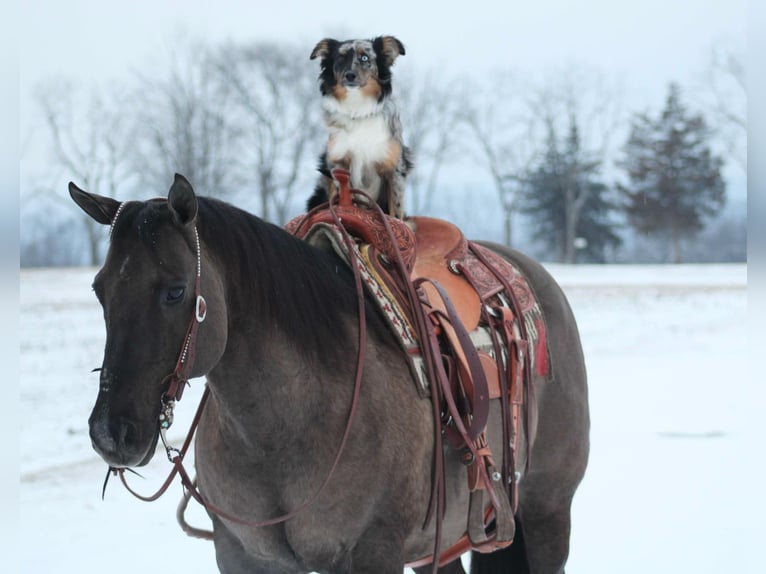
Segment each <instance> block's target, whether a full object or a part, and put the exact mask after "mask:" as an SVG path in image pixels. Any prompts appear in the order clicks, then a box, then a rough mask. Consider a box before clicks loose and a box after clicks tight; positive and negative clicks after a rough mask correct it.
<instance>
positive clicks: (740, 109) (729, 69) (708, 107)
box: [695, 43, 747, 173]
mask: <svg viewBox="0 0 766 574" xmlns="http://www.w3.org/2000/svg"><path fill="white" fill-rule="evenodd" d="M700 84H701V85H700V87H699V89H698V90H695V91H696V92H697V100H698V104H699V105H700V106H701V107H702V108H703V109H705V111H706V112H707V117H708V118H709V120H710V122H711V124H712V127H713V128H714V129H715V130H716V132H717V135H718V136H719V137H720V138H721V139H722V141H723V143H724V145H725V146H726V152H727V155H729V156H730V157H731V158H732V159H733V160H734V161H736V162H737V164H738V165H739V166H740V167H741V168H742V169H743V170H744V171H745V173H747V68H746V66H745V62H744V55H743V54H742V53H741V51H740V50H738V49H737V48H736V47H733V46H728V45H725V44H723V43H717V44H716V45H714V46H713V47H712V48H711V50H710V57H709V59H708V63H707V66H706V69H705V72H704V75H703V78H702V80H701V82H700Z"/></svg>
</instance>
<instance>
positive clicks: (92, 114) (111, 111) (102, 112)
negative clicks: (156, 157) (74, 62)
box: [35, 80, 131, 265]
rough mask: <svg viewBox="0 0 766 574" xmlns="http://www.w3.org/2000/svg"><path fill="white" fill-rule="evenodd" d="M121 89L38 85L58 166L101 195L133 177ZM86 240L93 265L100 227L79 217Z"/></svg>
mask: <svg viewBox="0 0 766 574" xmlns="http://www.w3.org/2000/svg"><path fill="white" fill-rule="evenodd" d="M118 94H119V92H118V91H117V90H113V91H99V90H98V89H97V88H93V89H92V90H90V91H88V90H85V89H83V88H81V87H79V86H75V85H73V84H72V83H71V82H67V81H64V80H54V81H51V82H48V83H45V84H41V85H40V86H38V88H37V90H36V95H35V98H36V100H37V103H38V104H39V108H40V111H41V113H42V117H43V120H44V123H45V126H46V128H47V130H48V132H49V134H50V145H51V152H52V157H53V163H54V165H55V166H56V167H57V168H58V169H61V170H63V171H65V172H66V173H67V177H68V179H74V180H77V182H78V185H81V186H84V187H85V188H87V189H90V190H93V191H95V192H97V193H99V194H101V195H107V196H114V195H115V193H116V191H117V189H118V187H119V186H120V185H123V184H125V183H126V182H128V181H129V180H130V179H131V172H130V169H129V168H130V166H129V163H128V161H127V157H126V146H127V142H128V138H127V131H128V129H129V125H128V120H127V119H126V117H125V116H124V115H123V114H122V113H120V111H119V109H120V107H121V105H122V103H121V102H120V96H119V95H118ZM81 220H82V222H83V225H84V228H85V231H86V233H87V236H88V246H89V252H90V256H89V261H90V264H92V265H95V264H97V263H98V262H99V261H100V258H101V248H102V244H101V240H102V239H103V229H102V226H100V225H98V224H96V223H95V222H94V221H93V220H92V219H91V218H90V217H84V216H83V217H82V218H81Z"/></svg>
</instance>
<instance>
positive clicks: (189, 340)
mask: <svg viewBox="0 0 766 574" xmlns="http://www.w3.org/2000/svg"><path fill="white" fill-rule="evenodd" d="M123 205H124V203H123V204H121V205H120V207H119V208H118V210H117V212H116V214H115V216H114V219H113V221H112V226H111V228H112V230H113V229H114V224H115V222H116V220H117V217H118V216H119V214H120V212H121V210H122V206H123ZM329 210H330V213H332V215H333V217H334V219H335V223H336V225H337V226H338V228H339V229H340V230H342V235H343V241H344V242H345V243H346V247H347V248H348V249H349V252H350V253H352V252H353V239H352V238H351V236H350V235H349V234H348V232H346V231H345V229H344V227H343V225H342V224H341V220H340V217H339V216H338V214H337V213H336V211H335V209H334V206H333V204H332V203H331V204H330V206H329ZM110 235H111V233H110ZM194 238H195V242H196V256H197V269H196V278H195V287H194V291H195V293H194V295H195V308H194V314H193V316H192V318H191V320H190V322H189V327H188V328H187V331H186V336H185V337H184V342H183V345H182V347H181V352H180V353H179V356H178V360H177V361H176V366H175V368H174V370H173V372H172V373H170V374H169V375H168V376H167V377H165V378H164V379H163V381H162V383H163V384H165V383H166V382H168V381H169V386H168V390H167V391H166V392H164V393H163V395H162V409H161V411H160V415H159V426H160V429H159V434H160V438H161V439H162V444H163V446H164V447H165V451H166V453H167V457H168V460H169V461H170V462H171V463H172V464H173V469H172V470H171V471H170V473H169V474H168V476H167V478H166V479H165V481H164V482H163V483H162V485H161V486H160V488H159V489H158V490H157V491H156V492H155V493H154V494H152V495H149V496H146V495H142V494H139V493H138V492H136V491H135V490H133V488H131V486H130V485H129V484H128V482H127V479H126V477H125V470H130V469H125V468H114V467H110V468H109V472H110V473H115V474H118V475H119V477H120V481H121V482H122V484H123V486H124V487H125V488H126V489H127V490H128V491H129V492H130V493H131V494H132V495H133V496H135V497H136V498H138V499H139V500H143V501H145V502H153V501H155V500H157V499H159V498H160V497H161V496H162V495H163V494H164V493H165V492H166V491H167V489H168V488H169V487H170V485H171V484H172V483H173V480H174V479H175V477H176V475H178V476H179V477H180V479H181V484H182V485H183V487H184V499H183V500H182V502H181V506H180V507H179V512H178V518H179V523H180V524H181V527H182V528H183V530H184V532H186V533H187V534H189V535H190V536H195V537H197V538H204V539H208V540H212V539H213V532H212V531H209V530H202V529H197V528H193V527H191V526H189V525H188V524H186V522H185V521H183V520H182V514H183V510H184V509H185V507H186V504H187V503H188V501H189V499H190V498H194V499H195V500H196V501H197V502H199V503H200V504H201V505H202V506H203V507H204V508H205V509H206V510H207V511H208V512H210V513H212V514H215V515H217V516H219V517H220V518H223V519H225V520H228V521H230V522H235V523H237V524H241V525H243V526H250V527H254V528H258V527H264V526H272V525H274V524H280V523H282V522H286V521H288V520H290V519H292V518H294V517H295V516H297V515H299V514H300V513H302V512H303V511H305V510H306V509H307V508H309V507H310V506H311V505H312V504H313V503H314V502H316V500H317V499H318V498H319V496H320V495H321V494H322V492H323V491H324V489H325V488H326V487H327V485H328V484H329V483H330V479H331V478H332V476H333V474H334V473H335V471H336V469H337V468H338V465H339V463H340V459H341V456H342V454H343V451H344V450H345V447H346V443H347V441H348V437H349V435H350V433H351V427H352V426H353V423H354V419H355V417H356V411H357V407H358V403H359V396H360V391H361V387H362V375H363V373H364V358H365V352H364V349H365V345H366V340H367V336H366V332H367V324H366V317H365V298H364V289H363V286H362V279H361V273H360V271H359V263H358V261H357V260H356V258H355V257H351V258H350V260H351V268H352V270H353V273H354V282H355V284H356V291H357V312H358V315H359V339H358V349H357V363H356V375H355V378H354V390H353V394H352V398H351V405H350V407H349V412H348V420H347V422H346V427H345V430H344V432H343V437H342V438H341V441H340V444H339V445H338V449H337V451H336V454H335V458H334V459H333V463H332V466H331V467H330V470H329V472H328V473H327V476H326V477H325V479H324V482H322V484H321V486H320V487H319V488H318V489H317V490H316V492H315V493H314V494H313V495H312V496H311V497H310V498H309V499H307V500H306V501H305V502H303V503H302V504H300V505H299V506H297V507H296V508H294V509H293V510H291V511H290V512H288V513H286V514H283V515H281V516H277V517H275V518H269V519H266V520H258V521H251V520H245V519H243V518H241V517H239V516H236V515H234V514H231V513H230V512H227V511H225V510H223V509H221V508H219V507H218V506H216V505H214V504H212V503H211V502H209V501H208V500H206V499H205V497H204V495H203V494H202V493H201V492H200V490H199V489H198V488H197V485H196V480H194V479H192V478H191V477H190V476H189V473H188V472H187V470H186V468H185V466H184V464H183V461H184V458H185V457H186V454H187V452H188V450H189V447H190V446H191V442H192V438H193V437H194V433H195V432H196V430H197V426H198V425H199V422H200V419H201V418H202V413H203V412H204V410H205V405H206V404H207V401H208V400H209V398H210V389H209V387H207V386H206V387H205V390H204V392H203V394H202V398H201V399H200V402H199V406H198V407H197V411H196V413H195V415H194V418H193V419H192V422H191V425H190V427H189V431H188V432H187V434H186V439H185V440H184V442H183V444H182V446H181V448H180V449H178V448H175V447H173V446H171V445H170V443H169V442H168V440H167V431H168V429H169V428H170V426H171V425H172V424H173V409H174V407H175V403H176V402H177V401H180V400H181V396H182V395H183V391H184V388H185V387H186V385H188V384H189V382H188V381H189V378H190V375H191V371H192V367H193V365H194V357H195V350H196V345H197V333H198V330H199V326H200V324H201V323H202V322H203V321H204V320H205V317H206V315H207V303H206V301H205V298H204V297H203V296H202V293H201V276H202V254H201V250H200V242H199V233H198V232H197V228H196V226H195V227H194ZM108 477H109V475H107V479H108ZM104 487H106V483H105V484H104Z"/></svg>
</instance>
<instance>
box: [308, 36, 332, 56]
mask: <svg viewBox="0 0 766 574" xmlns="http://www.w3.org/2000/svg"><path fill="white" fill-rule="evenodd" d="M338 44H339V42H338V41H337V40H333V39H332V38H325V39H324V40H322V41H321V42H319V43H318V44H317V45H316V46H314V49H313V50H312V51H311V57H310V58H309V59H310V60H315V59H316V58H321V59H323V60H324V58H325V56H327V55H328V54H329V53H330V52H332V51H333V49H335V47H336V46H337V45H338Z"/></svg>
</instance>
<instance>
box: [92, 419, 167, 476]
mask: <svg viewBox="0 0 766 574" xmlns="http://www.w3.org/2000/svg"><path fill="white" fill-rule="evenodd" d="M88 424H89V426H90V440H91V443H92V445H93V450H95V451H96V452H97V453H98V454H99V456H101V458H103V459H104V462H106V463H107V464H108V465H109V466H111V467H114V468H126V467H132V466H143V465H145V464H147V463H148V462H149V461H150V460H151V458H152V456H153V455H154V450H155V448H156V446H157V438H158V429H154V432H153V433H152V434H151V435H149V436H147V435H146V434H145V433H142V432H140V431H139V429H138V427H137V426H136V424H135V423H133V422H132V421H130V420H128V419H126V418H124V417H119V416H118V417H106V416H98V415H97V413H96V412H95V409H94V413H93V414H92V415H91V418H90V420H89V421H88Z"/></svg>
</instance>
